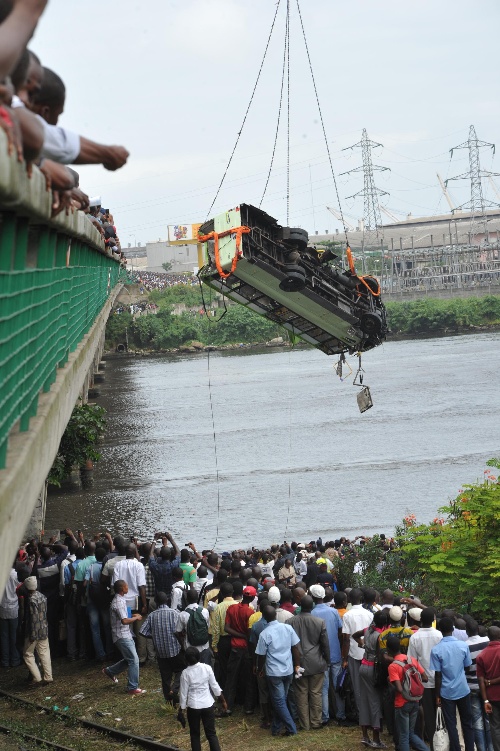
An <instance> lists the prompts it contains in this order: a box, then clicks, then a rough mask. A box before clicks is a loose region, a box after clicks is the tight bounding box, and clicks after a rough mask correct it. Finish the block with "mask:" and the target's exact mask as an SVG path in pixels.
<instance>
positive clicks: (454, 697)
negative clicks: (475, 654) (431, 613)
mask: <svg viewBox="0 0 500 751" xmlns="http://www.w3.org/2000/svg"><path fill="white" fill-rule="evenodd" d="M453 625H454V624H453V620H452V619H451V618H447V617H444V618H441V620H440V622H439V630H440V631H441V633H442V634H443V638H442V640H441V641H440V642H439V644H436V645H435V646H434V647H433V648H432V650H431V658H430V668H431V670H435V671H436V673H435V680H436V703H437V705H438V706H441V708H442V710H443V715H444V721H445V724H446V729H447V730H448V735H449V738H450V751H460V741H459V738H458V730H457V709H458V713H459V715H460V722H461V725H462V732H463V736H464V742H465V751H474V727H473V724H472V708H471V702H470V688H469V686H468V684H467V679H466V677H465V671H464V668H467V667H469V666H470V665H472V659H471V656H470V652H469V647H468V645H467V644H466V643H465V642H463V641H459V640H458V639H455V637H454V636H452V634H453Z"/></svg>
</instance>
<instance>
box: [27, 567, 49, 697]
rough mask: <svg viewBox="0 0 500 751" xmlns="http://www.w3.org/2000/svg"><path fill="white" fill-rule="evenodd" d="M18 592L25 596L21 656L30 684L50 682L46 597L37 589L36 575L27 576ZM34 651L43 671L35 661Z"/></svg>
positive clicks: (37, 684)
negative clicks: (29, 676)
mask: <svg viewBox="0 0 500 751" xmlns="http://www.w3.org/2000/svg"><path fill="white" fill-rule="evenodd" d="M19 593H20V594H23V595H24V596H25V597H26V598H27V602H26V603H25V607H24V617H25V621H24V636H25V639H24V649H23V658H24V662H25V663H26V667H27V668H28V670H29V671H30V673H31V675H32V676H33V683H32V686H33V687H35V686H40V685H45V684H46V683H52V665H51V662H50V647H49V627H48V623H47V598H46V597H45V596H44V595H42V593H41V592H38V590H37V580H36V576H28V578H27V579H25V580H24V585H23V587H21V589H20V592H19ZM35 651H36V654H37V657H38V659H39V660H40V663H41V666H42V671H43V682H42V676H41V674H40V670H39V669H38V665H37V664H36V661H35Z"/></svg>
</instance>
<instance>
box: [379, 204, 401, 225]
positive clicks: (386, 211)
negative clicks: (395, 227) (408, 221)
mask: <svg viewBox="0 0 500 751" xmlns="http://www.w3.org/2000/svg"><path fill="white" fill-rule="evenodd" d="M380 211H383V212H384V214H386V215H387V216H388V217H389V219H392V221H393V222H396V224H399V222H400V221H401V219H398V217H397V216H396V215H395V214H393V213H392V212H390V211H389V209H387V208H386V207H385V206H381V207H380Z"/></svg>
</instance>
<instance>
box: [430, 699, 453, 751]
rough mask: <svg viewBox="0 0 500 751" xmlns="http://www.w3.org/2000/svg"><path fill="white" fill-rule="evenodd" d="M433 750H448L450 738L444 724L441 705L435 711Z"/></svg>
mask: <svg viewBox="0 0 500 751" xmlns="http://www.w3.org/2000/svg"><path fill="white" fill-rule="evenodd" d="M432 745H433V748H434V751H449V748H450V739H449V736H448V731H447V730H446V726H445V724H444V717H443V710H442V709H441V707H438V708H437V711H436V732H435V733H434V737H433V739H432Z"/></svg>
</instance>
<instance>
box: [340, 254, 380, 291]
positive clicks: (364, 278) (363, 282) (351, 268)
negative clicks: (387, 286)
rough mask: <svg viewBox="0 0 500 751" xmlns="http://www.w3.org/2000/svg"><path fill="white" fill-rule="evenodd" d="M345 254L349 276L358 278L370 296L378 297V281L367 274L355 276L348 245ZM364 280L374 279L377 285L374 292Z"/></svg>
mask: <svg viewBox="0 0 500 751" xmlns="http://www.w3.org/2000/svg"><path fill="white" fill-rule="evenodd" d="M345 254H346V257H347V263H348V264H349V270H350V272H351V274H354V276H357V277H358V279H359V281H360V282H361V283H362V284H364V285H365V287H366V289H367V290H368V292H370V294H371V295H373V297H380V284H379V281H378V279H375V277H374V276H370V275H369V274H367V275H365V276H359V275H358V274H356V267H355V266H354V259H353V257H352V250H351V249H350V247H349V245H348V246H347V248H346V249H345ZM366 279H375V281H376V282H377V285H378V289H377V291H376V292H375V290H373V289H372V288H371V287H370V285H369V284H368V283H367V282H366ZM358 294H361V293H360V292H358Z"/></svg>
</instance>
